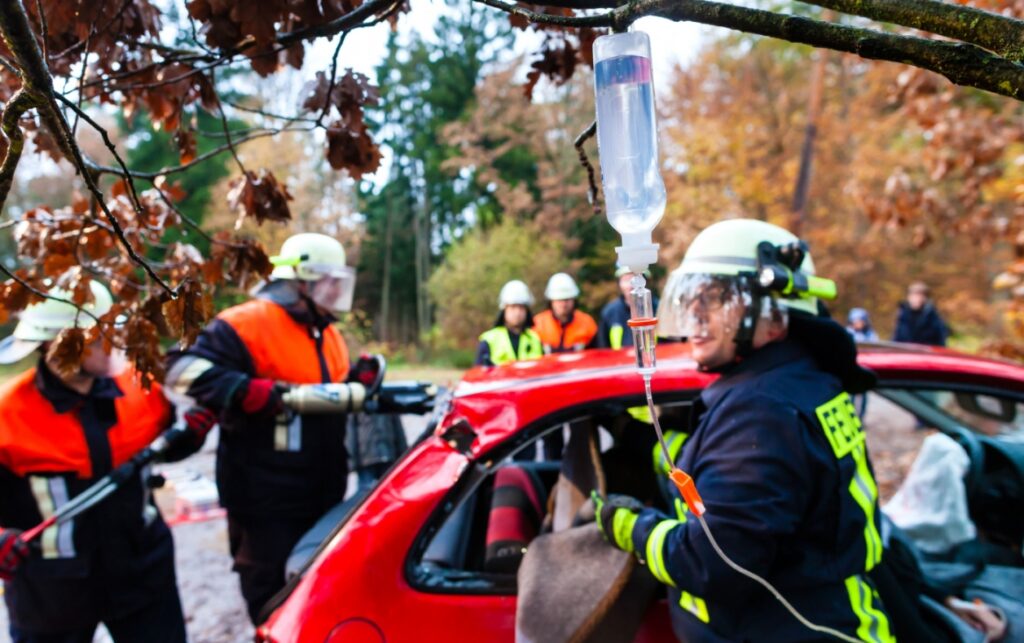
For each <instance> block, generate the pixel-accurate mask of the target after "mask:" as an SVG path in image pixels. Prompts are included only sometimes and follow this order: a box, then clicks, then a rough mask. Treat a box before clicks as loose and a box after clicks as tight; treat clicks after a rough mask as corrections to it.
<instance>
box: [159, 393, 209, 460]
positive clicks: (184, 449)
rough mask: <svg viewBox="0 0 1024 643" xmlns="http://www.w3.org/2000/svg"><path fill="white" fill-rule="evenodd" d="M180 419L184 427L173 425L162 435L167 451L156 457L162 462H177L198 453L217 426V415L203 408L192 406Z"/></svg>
mask: <svg viewBox="0 0 1024 643" xmlns="http://www.w3.org/2000/svg"><path fill="white" fill-rule="evenodd" d="M182 419H183V423H184V426H182V425H180V424H179V425H175V426H173V427H171V428H170V429H168V430H167V432H165V433H164V437H165V438H166V439H167V441H168V445H167V449H166V450H165V451H164V452H163V453H162V454H161V455H160V456H158V457H160V458H161V459H162V460H163V461H164V462H177V461H178V460H183V459H185V458H187V457H188V456H190V455H192V454H193V453H195V452H196V451H198V450H199V449H200V448H201V447H202V446H203V443H204V442H206V436H207V435H208V434H209V433H210V431H211V430H213V427H214V426H216V425H217V414H216V413H214V412H213V411H211V410H210V409H208V408H206V407H203V406H193V407H192V408H191V409H189V410H188V411H187V412H186V413H185V416H184V417H183V418H182Z"/></svg>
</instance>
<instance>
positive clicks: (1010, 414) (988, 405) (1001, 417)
mask: <svg viewBox="0 0 1024 643" xmlns="http://www.w3.org/2000/svg"><path fill="white" fill-rule="evenodd" d="M955 397H956V403H957V405H959V406H960V408H961V409H963V410H965V411H967V412H968V413H972V414H974V415H980V416H981V417H983V418H988V419H990V420H996V421H998V422H1002V423H1004V424H1009V423H1011V422H1013V421H1014V420H1016V419H1017V403H1016V402H1014V401H1013V400H1010V399H1007V398H1004V397H995V396H993V395H983V394H978V393H957V394H956V395H955Z"/></svg>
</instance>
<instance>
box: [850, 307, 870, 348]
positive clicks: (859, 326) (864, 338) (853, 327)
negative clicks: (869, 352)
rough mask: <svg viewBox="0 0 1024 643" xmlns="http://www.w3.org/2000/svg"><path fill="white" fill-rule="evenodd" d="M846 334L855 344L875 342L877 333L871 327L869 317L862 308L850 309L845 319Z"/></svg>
mask: <svg viewBox="0 0 1024 643" xmlns="http://www.w3.org/2000/svg"><path fill="white" fill-rule="evenodd" d="M846 332H848V333H850V335H852V336H853V341H855V342H877V341H878V333H876V332H875V329H874V327H872V326H871V316H870V315H868V311H866V310H864V309H863V308H851V309H850V314H849V315H847V317H846Z"/></svg>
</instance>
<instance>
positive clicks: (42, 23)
mask: <svg viewBox="0 0 1024 643" xmlns="http://www.w3.org/2000/svg"><path fill="white" fill-rule="evenodd" d="M36 13H37V14H39V39H40V40H42V41H43V60H49V59H50V52H49V48H48V47H47V44H46V38H47V34H49V32H50V30H49V29H48V28H47V27H46V12H45V11H43V0H36Z"/></svg>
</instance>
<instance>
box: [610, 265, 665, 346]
mask: <svg viewBox="0 0 1024 643" xmlns="http://www.w3.org/2000/svg"><path fill="white" fill-rule="evenodd" d="M615 276H616V278H618V280H619V293H620V295H619V296H618V297H616V298H615V299H613V300H612V301H610V302H608V303H607V304H605V306H604V308H602V309H601V319H600V321H599V322H598V325H597V347H598V348H614V349H619V348H623V347H626V346H632V345H633V334H632V333H631V332H629V326H627V325H626V322H628V321H629V314H630V313H629V300H628V297H629V290H630V285H629V282H630V280H631V279H633V273H632V272H630V271H629V268H626V267H625V266H622V267H619V268H618V269H617V270H616V271H615ZM644 277H646V278H648V279H650V277H651V276H650V274H648V273H646V272H645V273H644ZM653 304H654V310H658V298H657V297H655V298H654V301H653Z"/></svg>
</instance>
